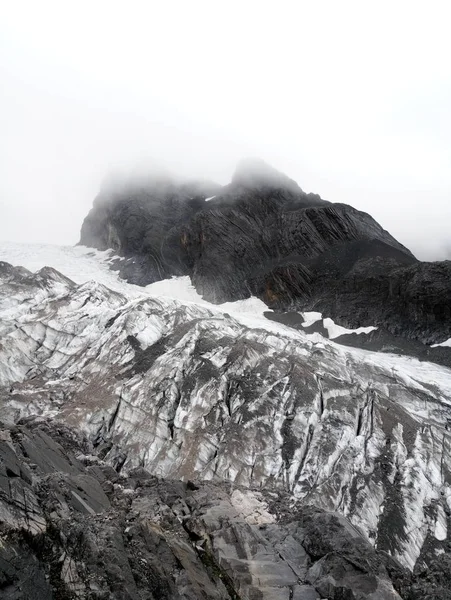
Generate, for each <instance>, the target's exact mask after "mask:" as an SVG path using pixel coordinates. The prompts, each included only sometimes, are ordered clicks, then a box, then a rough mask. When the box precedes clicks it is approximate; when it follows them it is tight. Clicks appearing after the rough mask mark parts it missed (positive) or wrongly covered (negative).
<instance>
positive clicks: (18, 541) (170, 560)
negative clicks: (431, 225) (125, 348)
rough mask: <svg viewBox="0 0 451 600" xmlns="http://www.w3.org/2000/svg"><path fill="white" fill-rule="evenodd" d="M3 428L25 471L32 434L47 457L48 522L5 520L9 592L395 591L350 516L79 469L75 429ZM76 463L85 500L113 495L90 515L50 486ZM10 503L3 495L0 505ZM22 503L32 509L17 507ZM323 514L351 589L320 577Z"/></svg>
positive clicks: (37, 481)
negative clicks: (31, 528)
mask: <svg viewBox="0 0 451 600" xmlns="http://www.w3.org/2000/svg"><path fill="white" fill-rule="evenodd" d="M1 430H2V432H5V431H6V432H7V433H10V434H11V438H12V440H13V442H12V443H11V446H10V448H11V452H12V453H13V455H14V460H15V464H16V465H17V466H18V469H19V471H20V472H25V471H26V470H27V469H29V468H30V467H31V466H32V465H34V463H31V462H30V459H29V457H28V456H27V455H26V453H24V452H23V444H24V442H25V441H26V442H27V447H28V449H30V450H32V451H33V455H34V456H35V457H38V458H39V461H38V462H39V464H38V465H35V466H34V468H33V478H32V479H33V481H32V490H33V493H34V494H35V497H36V498H37V501H38V505H39V510H40V511H41V513H42V514H43V515H44V518H45V524H46V527H45V529H44V530H43V531H42V532H39V533H37V532H35V533H33V534H31V535H30V534H27V532H26V531H25V529H24V528H23V526H22V525H20V524H19V523H17V524H11V523H10V524H7V525H6V526H5V524H3V527H2V531H1V534H0V539H1V544H0V591H1V593H2V598H3V597H4V598H11V599H12V598H33V599H36V600H44V599H50V598H54V597H57V598H62V599H69V598H90V599H92V600H97V599H104V598H105V599H106V598H108V599H132V600H134V599H136V600H138V599H143V598H144V599H148V600H152V599H157V598H158V599H159V600H164V599H167V600H169V599H171V600H182V599H185V600H189V599H192V600H195V599H196V600H199V599H212V600H216V599H217V600H221V599H224V600H225V599H230V598H232V599H233V598H234V599H239V598H259V599H260V600H289V599H292V598H297V599H298V600H306V599H307V600H309V599H311V600H314V599H317V598H320V594H324V592H323V591H322V590H324V589H326V587H327V594H328V596H327V597H328V598H330V599H331V600H334V599H337V600H338V599H339V598H343V595H342V594H343V591H344V590H345V589H349V590H351V594H354V595H351V596H350V595H348V596H347V597H349V598H361V597H362V596H361V595H359V590H360V589H366V590H370V589H372V588H373V587H374V582H375V581H376V583H377V589H378V593H379V595H378V596H374V597H375V598H376V597H377V598H380V599H382V600H384V599H385V598H387V599H388V598H392V599H396V598H399V596H398V595H397V594H396V592H395V590H394V588H393V585H392V582H391V580H390V578H389V576H388V574H387V572H386V571H385V570H384V568H385V567H384V558H383V557H381V556H378V555H377V554H376V553H375V552H374V550H372V548H371V547H370V545H369V544H368V542H365V541H364V539H363V538H362V536H361V535H360V534H359V533H358V532H357V531H356V530H354V529H353V528H351V527H350V526H349V524H348V523H347V522H346V521H345V519H343V518H340V519H338V520H337V517H335V516H334V515H327V513H323V512H322V511H319V510H316V511H313V512H312V511H311V510H307V511H306V512H305V511H304V510H303V509H302V507H299V508H298V509H297V510H296V511H294V514H293V515H292V517H291V518H289V519H287V518H282V519H280V518H278V517H277V515H276V514H272V513H271V509H270V506H269V504H268V502H267V500H266V499H265V495H264V494H262V493H260V492H257V491H254V492H253V491H250V490H239V489H235V490H232V489H231V488H230V487H229V486H227V485H224V484H220V483H218V484H212V483H202V482H197V483H196V484H194V483H193V482H192V483H191V485H190V486H188V485H186V484H183V483H181V482H176V481H169V480H167V481H163V480H159V479H157V478H155V477H152V476H151V475H150V474H148V473H146V472H145V471H143V470H142V469H140V470H136V471H132V472H130V474H129V475H128V476H127V477H126V476H119V475H117V474H116V473H114V472H113V473H112V472H111V471H110V470H109V468H108V466H107V465H106V464H105V463H103V462H102V461H101V460H99V459H94V457H93V458H92V461H94V463H93V464H95V469H90V467H87V466H82V465H80V464H78V465H77V463H76V462H75V459H74V456H73V455H72V454H71V453H70V452H68V451H66V450H64V449H63V446H67V445H69V446H70V447H71V448H72V450H75V451H77V450H78V452H80V451H82V450H84V449H85V448H86V447H87V445H89V443H88V442H87V440H83V439H82V438H80V437H79V436H78V439H79V442H78V443H79V447H78V448H77V442H76V439H77V436H74V434H73V433H71V432H70V430H68V429H67V428H62V429H61V428H58V426H55V425H53V424H51V423H49V422H47V421H42V420H29V421H28V423H27V426H24V425H18V426H15V427H13V428H12V429H5V427H3V428H1ZM68 438H69V439H68ZM43 440H44V441H46V442H47V443H46V444H44V442H43ZM67 442H69V443H67ZM55 451H57V452H58V455H59V456H60V458H61V462H60V463H59V465H58V466H57V465H56V464H54V465H53V468H52V470H51V472H49V464H50V462H51V461H49V460H48V457H47V456H46V455H47V454H50V456H53V455H54V452H55ZM41 453H42V458H41ZM41 465H43V466H41ZM75 465H76V466H77V468H78V469H79V476H78V482H80V481H88V480H89V481H90V485H89V489H88V488H86V486H83V485H81V486H80V488H79V489H80V491H82V492H83V493H85V494H86V496H85V498H86V506H88V505H89V506H91V507H94V506H95V505H96V504H97V503H98V494H99V492H98V491H97V490H98V489H101V488H103V490H105V492H102V494H103V497H104V498H105V499H106V501H105V502H103V505H102V506H101V507H100V506H98V508H97V510H92V511H88V512H86V510H85V506H82V505H80V504H77V503H73V502H72V500H71V492H70V491H69V489H68V488H66V487H64V486H53V485H52V483H53V482H55V481H67V479H68V478H69V479H73V477H74V476H73V474H72V473H73V469H74V468H75ZM67 469H69V471H67ZM111 476H112V479H110V477H111ZM10 477H12V474H10ZM93 490H94V491H93ZM286 500H287V501H288V497H286ZM4 503H5V498H4V496H3V495H0V507H2V506H3V505H4ZM16 508H17V510H25V508H24V507H23V505H20V504H17V507H16ZM320 521H321V522H322V523H325V522H327V523H329V524H330V523H335V524H336V526H335V527H332V528H331V527H330V526H329V527H326V528H322V527H321V533H320V536H321V540H322V543H323V544H324V545H325V546H327V545H329V546H334V547H335V551H336V556H337V558H336V559H335V563H337V562H339V561H340V560H341V559H342V560H343V561H344V562H345V563H346V565H348V566H349V565H351V564H352V562H351V561H352V557H353V558H354V560H357V561H360V562H359V573H358V576H356V577H355V578H354V579H355V582H356V583H355V585H354V586H353V583H352V580H351V579H350V578H351V575H348V576H347V579H346V581H345V583H344V584H343V585H344V587H343V586H341V587H340V585H341V584H340V585H338V584H337V585H335V582H332V583H330V581H331V579H330V577H329V578H328V580H327V581H328V583H327V585H326V584H325V583H324V577H322V576H319V577H316V574H318V573H319V574H320V575H321V574H322V573H323V572H324V560H323V559H320V560H318V555H317V551H316V550H315V551H314V552H313V554H309V548H310V547H311V539H310V540H309V539H308V536H309V535H310V534H311V532H312V531H311V530H312V527H313V528H314V527H315V526H317V525H318V524H319V523H320ZM336 539H337V540H339V541H338V542H336V541H335V540H336ZM353 549H358V550H362V549H364V550H365V557H364V559H361V558H359V557H357V556H356V555H353V554H352V553H353ZM354 551H355V550H354ZM340 552H341V553H342V554H343V553H345V554H346V558H343V557H342V554H340ZM330 556H331V555H330V554H328V555H327V556H326V558H327V557H330ZM386 560H387V558H385V561H386ZM373 564H374V565H379V570H378V571H377V575H374V574H373V571H374V569H375V567H370V566H369V565H373ZM371 569H372V570H371ZM398 569H399V570H400V571H401V572H403V573H404V575H405V577H406V578H407V579H409V578H410V576H409V574H408V573H407V572H406V571H403V570H402V568H401V567H398ZM335 571H336V567H335ZM335 571H334V572H335ZM349 572H350V568H348V569H347V573H349ZM30 577H32V578H33V581H30ZM316 579H317V580H318V582H317V583H315V581H316ZM308 581H310V583H308ZM346 586H347V587H346ZM390 594H391V595H390ZM368 597H371V596H368Z"/></svg>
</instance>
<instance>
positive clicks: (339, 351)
mask: <svg viewBox="0 0 451 600" xmlns="http://www.w3.org/2000/svg"><path fill="white" fill-rule="evenodd" d="M117 260H120V259H118V258H117V257H115V256H114V254H113V253H112V252H110V251H104V252H101V251H97V250H92V249H88V248H85V247H82V246H76V247H74V248H70V247H56V246H46V245H34V246H31V245H30V246H23V245H19V244H2V245H1V246H0V261H3V262H2V263H0V340H1V341H0V394H1V395H0V402H1V406H2V421H4V422H5V423H15V422H19V421H20V420H21V419H26V418H27V417H30V416H33V415H38V416H41V417H42V418H47V419H52V420H55V421H57V422H61V423H63V424H65V425H67V426H70V427H74V428H77V429H79V430H81V431H83V432H84V433H85V434H86V435H87V436H88V437H89V439H90V440H92V443H93V445H94V447H95V449H96V452H97V453H98V455H99V456H101V457H102V459H103V460H105V462H106V463H107V464H110V465H112V466H114V468H115V469H116V470H118V471H120V472H124V473H127V472H129V471H131V470H133V469H135V468H145V469H147V470H149V471H150V472H151V473H153V474H154V475H157V476H159V477H164V478H172V479H181V480H184V481H188V480H191V479H196V480H204V481H211V482H223V481H227V482H230V483H231V484H233V485H234V486H236V487H237V488H239V487H240V486H242V487H245V488H249V489H253V490H257V491H258V490H265V491H268V490H273V491H275V492H277V491H279V490H284V491H285V492H287V493H288V494H289V496H290V497H291V499H292V500H291V501H292V505H293V506H296V505H297V504H298V503H302V504H303V505H305V504H311V505H314V506H316V507H319V508H321V509H324V510H327V511H336V512H338V513H340V514H342V515H344V516H345V517H347V519H349V521H350V522H351V523H352V524H353V525H354V526H355V527H357V528H358V529H359V531H363V532H364V533H365V535H366V536H367V538H368V540H370V542H371V544H372V545H373V546H374V547H375V548H376V549H378V550H383V551H386V552H388V553H389V554H391V555H392V556H393V557H394V558H396V559H398V560H399V561H400V562H401V563H402V564H403V565H405V566H406V567H408V568H409V569H413V568H414V566H415V565H418V564H419V563H420V562H421V561H423V560H425V557H426V556H428V555H437V556H438V555H440V553H442V552H444V551H445V549H446V548H447V544H448V543H449V541H450V539H451V530H450V527H451V520H450V515H451V459H450V444H451V439H450V429H451V371H450V370H449V369H447V368H445V367H441V366H439V365H435V364H432V363H427V362H420V361H419V360H417V359H414V358H410V357H406V356H397V355H393V354H382V353H377V352H370V351H366V350H361V349H357V348H351V347H344V346H340V345H339V344H336V343H334V342H333V340H330V339H327V338H325V337H323V336H322V335H320V334H319V333H313V334H308V333H306V332H305V331H303V330H302V328H301V330H295V329H292V328H290V327H287V326H284V325H282V324H280V323H276V322H274V321H269V320H268V319H266V318H265V316H264V312H266V311H267V310H268V308H267V307H266V305H265V304H264V303H263V302H262V301H261V300H258V299H255V298H250V299H248V300H242V301H239V302H230V303H226V304H223V305H212V304H210V303H208V302H206V301H204V300H203V299H202V298H201V297H200V296H199V295H198V294H197V292H196V291H195V290H194V288H193V287H192V286H191V284H190V281H189V278H187V277H182V278H173V279H170V280H164V281H160V282H157V283H154V284H151V285H149V286H147V287H145V288H141V287H138V286H134V285H131V284H129V283H126V282H124V281H122V280H121V279H120V278H119V276H118V275H117V273H116V272H115V271H114V270H112V269H111V266H112V265H114V263H115V261H117ZM11 265H15V266H11ZM305 316H306V319H307V321H309V320H310V321H312V322H314V320H319V318H322V316H320V317H319V318H318V319H316V317H315V314H310V315H309V314H307V315H305ZM316 316H317V315H316ZM325 320H327V319H325ZM327 324H328V325H329V326H330V327H331V328H332V329H333V326H334V324H333V322H332V323H330V322H329V321H327ZM335 327H337V326H335ZM362 334H363V335H364V332H362ZM331 337H333V336H331Z"/></svg>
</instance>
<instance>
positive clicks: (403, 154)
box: [0, 0, 451, 259]
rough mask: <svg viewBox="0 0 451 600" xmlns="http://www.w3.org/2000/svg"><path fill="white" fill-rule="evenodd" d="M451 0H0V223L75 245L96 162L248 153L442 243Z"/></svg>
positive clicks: (191, 169)
mask: <svg viewBox="0 0 451 600" xmlns="http://www.w3.org/2000/svg"><path fill="white" fill-rule="evenodd" d="M450 23H451V3H450V2H449V1H434V0H428V1H426V0H424V1H415V0H410V1H404V0H390V1H384V0H382V1H380V0H379V1H378V2H370V1H369V0H358V1H357V0H356V1H348V0H340V1H338V0H331V1H322V0H308V1H306V2H304V1H303V0H292V1H288V0H278V1H275V0H274V1H264V0H260V1H257V0H256V1H254V0H240V1H235V0H206V1H200V0H180V1H174V0H147V1H142V2H138V1H133V0H127V2H126V1H125V0H120V1H114V0H90V1H83V0H78V1H77V2H70V1H69V0H58V1H50V0H30V1H24V0H14V1H11V0H0V78H1V79H0V81H1V94H0V239H7V240H13V241H33V242H55V243H63V244H64V243H67V244H73V243H75V242H76V241H78V234H79V229H80V226H81V222H82V219H83V217H84V216H85V214H86V213H87V211H88V210H89V208H90V205H91V203H92V199H93V197H94V196H95V194H96V192H97V190H98V188H99V185H100V182H101V180H102V179H103V178H104V176H105V174H106V173H107V172H108V171H110V170H111V169H115V168H117V167H121V168H128V167H130V166H132V165H137V164H138V165H141V166H142V165H146V164H150V163H151V162H152V161H155V160H156V161H158V162H159V163H161V164H162V165H164V166H166V167H169V168H170V169H172V170H174V171H176V172H178V173H181V174H182V175H188V176H191V177H200V178H209V179H214V180H216V181H218V182H219V183H227V182H228V181H229V180H230V177H231V175H232V172H233V169H234V166H235V164H236V162H237V161H238V160H239V159H240V158H242V157H246V156H258V157H261V158H263V159H265V160H266V161H267V162H269V163H271V164H272V165H273V166H275V167H276V168H278V169H279V170H281V171H284V172H285V173H287V175H289V176H290V177H292V178H293V179H296V180H297V181H298V183H299V184H300V186H301V187H302V188H303V189H304V190H305V191H313V192H317V193H319V194H321V196H322V197H323V198H325V199H328V200H331V201H334V202H346V203H348V204H352V205H354V206H355V207H357V208H359V209H361V210H365V211H367V212H370V213H371V214H372V215H373V216H374V217H375V218H376V219H377V220H379V222H380V223H381V224H382V225H383V226H384V227H385V228H387V229H389V230H390V231H391V233H393V234H394V235H395V236H396V237H398V239H399V240H400V241H402V242H403V243H405V244H406V245H408V246H409V247H410V248H411V249H412V250H413V251H414V252H415V253H417V255H418V256H419V257H422V258H430V259H436V258H437V259H438V258H443V257H445V256H448V257H451V235H450V234H449V229H450V225H451V110H450V109H451V25H450Z"/></svg>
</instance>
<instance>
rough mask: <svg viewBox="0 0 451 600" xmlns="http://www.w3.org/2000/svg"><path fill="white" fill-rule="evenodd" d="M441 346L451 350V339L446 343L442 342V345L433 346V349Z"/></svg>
mask: <svg viewBox="0 0 451 600" xmlns="http://www.w3.org/2000/svg"><path fill="white" fill-rule="evenodd" d="M440 346H442V347H443V348H451V338H449V340H446V341H445V342H442V343H441V344H432V345H431V348H439V347H440Z"/></svg>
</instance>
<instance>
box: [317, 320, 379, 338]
mask: <svg viewBox="0 0 451 600" xmlns="http://www.w3.org/2000/svg"><path fill="white" fill-rule="evenodd" d="M323 325H324V327H325V329H327V333H328V334H329V339H330V340H333V339H335V338H337V337H340V335H350V334H351V333H356V334H357V335H360V334H362V333H371V332H372V331H375V330H376V329H377V327H372V326H370V327H359V328H358V329H347V328H346V327H342V326H341V325H336V324H335V323H334V321H332V319H323Z"/></svg>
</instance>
